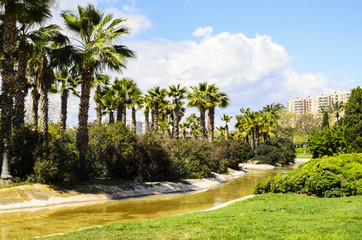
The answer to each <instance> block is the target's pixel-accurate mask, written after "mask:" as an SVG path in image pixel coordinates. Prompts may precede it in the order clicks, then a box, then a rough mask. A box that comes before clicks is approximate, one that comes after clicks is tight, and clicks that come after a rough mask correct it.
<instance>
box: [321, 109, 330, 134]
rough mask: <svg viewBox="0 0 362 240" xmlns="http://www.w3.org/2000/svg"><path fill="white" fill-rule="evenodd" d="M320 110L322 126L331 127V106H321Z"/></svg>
mask: <svg viewBox="0 0 362 240" xmlns="http://www.w3.org/2000/svg"><path fill="white" fill-rule="evenodd" d="M320 112H321V113H322V125H321V128H322V129H324V128H329V114H330V113H331V109H330V108H329V107H321V110H320Z"/></svg>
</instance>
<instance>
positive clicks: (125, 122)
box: [122, 105, 127, 125]
mask: <svg viewBox="0 0 362 240" xmlns="http://www.w3.org/2000/svg"><path fill="white" fill-rule="evenodd" d="M122 122H123V123H124V124H125V125H126V124H127V107H126V105H123V109H122Z"/></svg>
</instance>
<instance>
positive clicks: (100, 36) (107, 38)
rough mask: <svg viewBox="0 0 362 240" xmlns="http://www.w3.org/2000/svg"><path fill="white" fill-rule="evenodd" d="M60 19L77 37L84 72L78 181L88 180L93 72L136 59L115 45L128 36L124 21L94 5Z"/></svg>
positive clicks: (79, 120)
mask: <svg viewBox="0 0 362 240" xmlns="http://www.w3.org/2000/svg"><path fill="white" fill-rule="evenodd" d="M61 16H62V17H63V19H64V20H65V25H66V27H67V28H68V29H69V30H70V31H72V32H73V33H74V34H75V35H76V36H77V41H78V43H79V45H78V46H76V47H75V49H74V50H75V53H78V54H76V55H77V56H78V59H80V63H79V65H80V68H81V73H82V84H81V96H80V105H79V115H78V132H77V146H78V150H79V166H78V173H77V176H78V179H79V180H81V181H84V180H88V176H87V173H86V169H85V158H86V154H87V148H88V110H89V97H90V88H91V83H92V79H93V74H94V71H95V70H97V69H102V68H104V67H106V66H107V67H108V68H110V69H113V70H116V71H120V70H121V69H122V68H124V67H125V63H126V59H127V58H133V57H134V56H135V54H134V52H133V51H131V50H129V49H128V48H127V47H125V46H123V45H115V44H114V43H115V42H116V41H118V40H120V39H121V37H122V36H124V35H125V34H128V28H126V27H124V26H123V25H122V23H123V22H124V21H125V19H120V18H116V19H114V18H113V16H112V15H111V14H108V15H104V13H103V12H102V11H100V10H98V9H95V7H94V6H93V5H91V4H89V5H87V6H86V7H81V6H78V12H76V13H75V12H72V11H63V12H62V13H61Z"/></svg>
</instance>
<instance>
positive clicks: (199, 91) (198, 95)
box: [187, 82, 208, 139]
mask: <svg viewBox="0 0 362 240" xmlns="http://www.w3.org/2000/svg"><path fill="white" fill-rule="evenodd" d="M207 86H208V85H207V82H204V83H199V85H198V86H194V87H191V89H192V91H190V92H188V94H187V99H188V100H189V103H188V104H187V106H188V107H197V108H198V109H199V111H200V133H201V139H205V138H206V132H205V131H206V128H205V114H206V108H207V100H206V95H207Z"/></svg>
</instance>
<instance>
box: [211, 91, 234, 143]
mask: <svg viewBox="0 0 362 240" xmlns="http://www.w3.org/2000/svg"><path fill="white" fill-rule="evenodd" d="M206 101H207V107H206V109H207V110H208V137H209V141H210V142H212V141H213V140H214V129H215V108H216V107H220V108H225V107H227V106H228V105H229V104H230V99H229V96H228V95H227V94H226V93H224V92H220V91H219V88H218V87H216V85H215V84H212V85H209V86H208V87H207V93H206Z"/></svg>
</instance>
